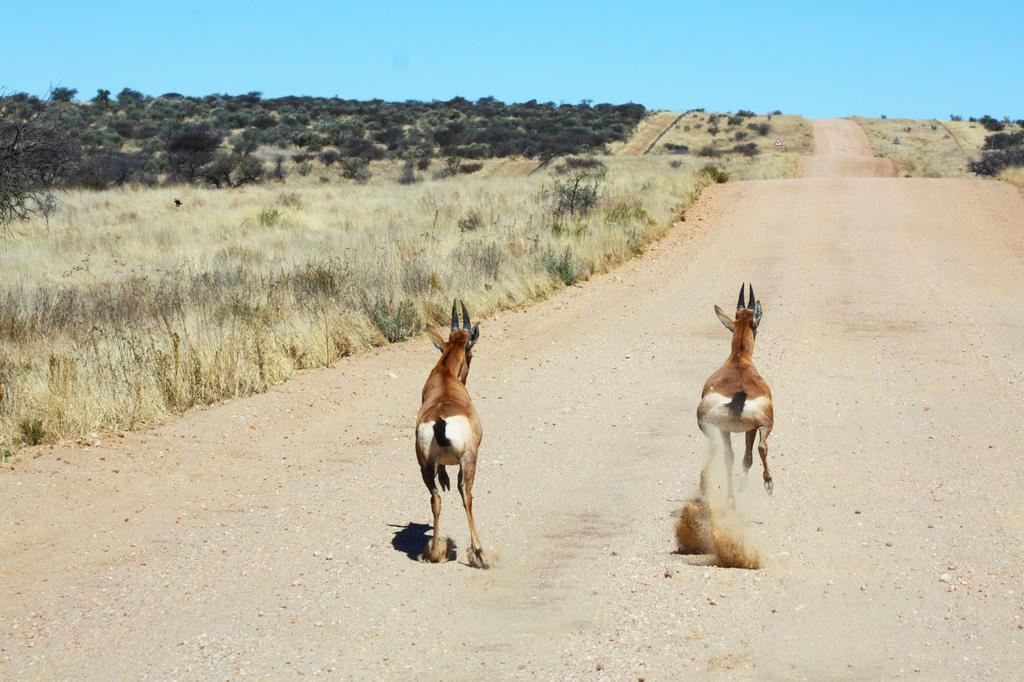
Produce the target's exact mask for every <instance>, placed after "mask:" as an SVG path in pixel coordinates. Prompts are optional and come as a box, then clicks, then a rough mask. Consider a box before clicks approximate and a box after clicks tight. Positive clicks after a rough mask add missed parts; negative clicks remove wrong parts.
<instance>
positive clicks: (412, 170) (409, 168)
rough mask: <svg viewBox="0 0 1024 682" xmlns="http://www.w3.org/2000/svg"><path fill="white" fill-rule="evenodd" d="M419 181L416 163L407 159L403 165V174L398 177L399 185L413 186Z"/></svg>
mask: <svg viewBox="0 0 1024 682" xmlns="http://www.w3.org/2000/svg"><path fill="white" fill-rule="evenodd" d="M418 181H419V178H418V177H416V163H415V162H414V161H413V160H412V159H406V160H405V163H404V164H402V174H401V175H399V176H398V184H400V185H412V184H415V183H416V182H418Z"/></svg>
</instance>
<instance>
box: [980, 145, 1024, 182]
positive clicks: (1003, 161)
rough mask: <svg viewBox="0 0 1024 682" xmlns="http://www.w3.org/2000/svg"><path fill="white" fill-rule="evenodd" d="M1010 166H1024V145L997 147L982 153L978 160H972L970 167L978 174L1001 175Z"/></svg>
mask: <svg viewBox="0 0 1024 682" xmlns="http://www.w3.org/2000/svg"><path fill="white" fill-rule="evenodd" d="M1010 166H1024V147H1011V148H1009V149H997V150H993V151H987V152H984V153H982V155H981V158H980V159H978V160H977V161H971V162H970V163H969V164H968V166H967V167H968V169H969V170H970V171H971V172H972V173H977V174H978V175H990V176H991V175H999V173H1000V172H1001V171H1002V170H1003V169H1004V168H1007V167H1010Z"/></svg>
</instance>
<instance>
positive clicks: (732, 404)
mask: <svg viewBox="0 0 1024 682" xmlns="http://www.w3.org/2000/svg"><path fill="white" fill-rule="evenodd" d="M746 402H747V394H746V392H745V391H736V393H735V394H734V395H733V397H732V400H730V401H729V402H728V403H727V404H726V407H727V408H728V409H729V414H731V415H732V416H733V417H736V418H739V416H740V415H741V414H743V405H744V404H746ZM434 428H435V429H437V426H436V425H435V426H434ZM435 433H436V431H435Z"/></svg>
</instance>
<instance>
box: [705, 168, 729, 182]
mask: <svg viewBox="0 0 1024 682" xmlns="http://www.w3.org/2000/svg"><path fill="white" fill-rule="evenodd" d="M700 174H701V175H702V176H703V177H704V178H706V179H708V180H710V181H711V182H715V183H718V184H720V185H721V184H723V183H726V182H729V174H728V173H726V172H725V171H724V170H722V169H721V168H719V167H718V166H715V165H712V164H710V163H709V164H707V165H706V166H704V167H703V168H701V169H700Z"/></svg>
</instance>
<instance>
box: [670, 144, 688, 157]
mask: <svg viewBox="0 0 1024 682" xmlns="http://www.w3.org/2000/svg"><path fill="white" fill-rule="evenodd" d="M665 151H667V152H669V153H671V154H689V153H690V148H689V147H687V146H686V145H685V144H674V143H672V142H667V143H665Z"/></svg>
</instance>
